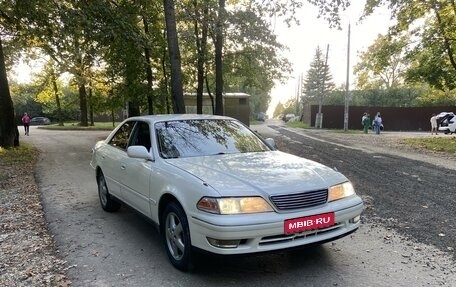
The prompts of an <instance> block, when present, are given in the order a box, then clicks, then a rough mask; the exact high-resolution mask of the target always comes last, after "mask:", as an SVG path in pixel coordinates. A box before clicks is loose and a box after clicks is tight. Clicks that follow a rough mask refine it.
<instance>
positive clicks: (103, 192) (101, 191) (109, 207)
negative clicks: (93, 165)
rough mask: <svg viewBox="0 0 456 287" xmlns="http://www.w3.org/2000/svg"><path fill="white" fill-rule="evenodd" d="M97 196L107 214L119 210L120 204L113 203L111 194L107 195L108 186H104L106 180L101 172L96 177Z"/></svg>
mask: <svg viewBox="0 0 456 287" xmlns="http://www.w3.org/2000/svg"><path fill="white" fill-rule="evenodd" d="M97 181H98V196H99V197H100V204H101V207H102V208H103V209H104V210H105V211H108V212H114V211H117V210H119V208H120V203H119V202H117V201H115V200H114V199H113V198H112V197H111V194H109V191H108V186H107V185H106V179H105V177H104V175H103V173H102V172H100V174H99V175H98V180H97Z"/></svg>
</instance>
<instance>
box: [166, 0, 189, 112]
mask: <svg viewBox="0 0 456 287" xmlns="http://www.w3.org/2000/svg"><path fill="white" fill-rule="evenodd" d="M163 6H164V12H165V21H166V35H167V40H168V52H169V61H170V65H171V93H172V95H173V100H174V101H173V107H174V112H175V113H177V114H184V113H185V104H184V89H183V85H182V65H181V54H180V49H179V40H178V34H177V27H176V13H175V6H174V1H173V0H163Z"/></svg>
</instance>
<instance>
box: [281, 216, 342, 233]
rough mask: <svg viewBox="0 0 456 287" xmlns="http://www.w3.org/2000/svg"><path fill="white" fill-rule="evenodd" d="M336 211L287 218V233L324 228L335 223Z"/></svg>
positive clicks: (285, 226) (285, 223)
mask: <svg viewBox="0 0 456 287" xmlns="http://www.w3.org/2000/svg"><path fill="white" fill-rule="evenodd" d="M334 218H335V216H334V212H330V213H323V214H317V215H311V216H306V217H299V218H293V219H288V220H285V222H284V227H283V230H284V232H285V234H290V233H298V232H303V231H307V230H315V229H322V228H326V227H330V226H333V225H334Z"/></svg>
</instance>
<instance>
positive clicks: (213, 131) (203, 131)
mask: <svg viewBox="0 0 456 287" xmlns="http://www.w3.org/2000/svg"><path fill="white" fill-rule="evenodd" d="M155 129H156V133H157V140H158V147H159V150H160V156H161V157H163V158H179V157H194V156H206V155H217V154H227V153H244V152H261V151H266V150H270V149H269V148H268V146H267V145H266V144H264V143H263V141H262V140H261V139H260V138H258V136H256V135H255V134H254V133H253V132H252V131H250V130H249V129H248V128H246V127H245V126H243V125H242V124H240V123H239V122H237V121H233V120H213V119H210V120H207V119H206V120H184V121H168V122H159V123H156V124H155Z"/></svg>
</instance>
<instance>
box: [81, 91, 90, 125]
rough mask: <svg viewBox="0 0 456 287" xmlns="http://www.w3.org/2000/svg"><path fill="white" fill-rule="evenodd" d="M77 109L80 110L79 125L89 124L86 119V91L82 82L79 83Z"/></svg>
mask: <svg viewBox="0 0 456 287" xmlns="http://www.w3.org/2000/svg"><path fill="white" fill-rule="evenodd" d="M78 90H79V110H80V112H81V118H80V125H81V126H83V127H87V126H89V122H88V120H87V91H86V87H85V84H84V83H79V88H78Z"/></svg>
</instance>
